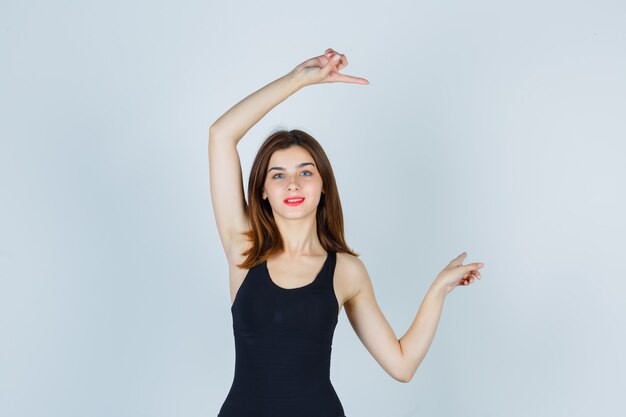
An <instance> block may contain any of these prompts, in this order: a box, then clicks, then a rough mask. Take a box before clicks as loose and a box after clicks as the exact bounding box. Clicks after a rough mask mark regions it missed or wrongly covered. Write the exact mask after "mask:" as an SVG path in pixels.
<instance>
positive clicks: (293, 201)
mask: <svg viewBox="0 0 626 417" xmlns="http://www.w3.org/2000/svg"><path fill="white" fill-rule="evenodd" d="M303 201H304V197H302V196H300V195H294V196H293V197H288V198H285V199H284V200H283V202H284V203H285V204H287V205H288V206H290V207H296V206H299V205H300V204H302V202H303Z"/></svg>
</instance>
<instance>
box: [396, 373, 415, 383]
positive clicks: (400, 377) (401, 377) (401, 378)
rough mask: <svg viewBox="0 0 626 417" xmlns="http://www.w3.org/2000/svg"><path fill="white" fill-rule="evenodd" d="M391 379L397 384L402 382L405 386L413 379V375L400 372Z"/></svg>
mask: <svg viewBox="0 0 626 417" xmlns="http://www.w3.org/2000/svg"><path fill="white" fill-rule="evenodd" d="M393 379H395V380H396V381H398V382H403V383H405V384H407V383H409V382H411V379H413V374H407V373H406V372H401V373H398V374H396V375H394V376H393Z"/></svg>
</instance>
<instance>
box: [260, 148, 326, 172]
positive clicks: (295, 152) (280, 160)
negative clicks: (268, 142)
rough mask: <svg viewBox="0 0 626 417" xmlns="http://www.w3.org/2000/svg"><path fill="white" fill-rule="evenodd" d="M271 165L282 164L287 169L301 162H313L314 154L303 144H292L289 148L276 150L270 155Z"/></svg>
mask: <svg viewBox="0 0 626 417" xmlns="http://www.w3.org/2000/svg"><path fill="white" fill-rule="evenodd" d="M269 162H270V166H276V165H278V166H282V167H285V168H287V169H291V168H293V167H294V166H295V165H296V164H298V163H300V162H313V163H315V161H314V160H313V156H312V155H311V153H310V152H309V151H307V150H306V149H304V148H302V147H301V146H291V147H289V148H287V149H281V150H279V151H276V152H274V153H273V154H272V156H271V157H270V161H269Z"/></svg>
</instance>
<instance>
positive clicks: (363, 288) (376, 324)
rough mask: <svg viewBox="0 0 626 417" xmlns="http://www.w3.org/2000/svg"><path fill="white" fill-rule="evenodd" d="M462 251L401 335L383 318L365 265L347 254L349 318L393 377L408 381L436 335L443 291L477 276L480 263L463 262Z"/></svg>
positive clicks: (373, 354)
mask: <svg viewBox="0 0 626 417" xmlns="http://www.w3.org/2000/svg"><path fill="white" fill-rule="evenodd" d="M466 255H467V254H466V253H465V252H464V253H462V254H461V255H459V256H458V257H457V258H455V259H453V260H452V261H451V262H450V263H449V264H448V266H446V268H444V270H443V271H441V272H440V273H439V275H438V276H437V278H436V279H435V281H434V282H433V283H432V285H431V287H430V289H429V290H428V292H427V293H426V295H425V296H424V300H423V301H422V304H421V305H420V308H419V310H418V312H417V315H416V317H415V320H414V321H413V323H412V324H411V326H410V327H409V330H407V332H406V333H405V334H404V336H402V337H401V338H400V339H397V337H396V334H395V333H394V331H393V329H392V328H391V326H390V325H389V322H388V321H387V320H386V319H385V316H384V314H383V312H382V311H381V309H380V307H379V306H378V303H377V302H376V296H375V295H374V288H373V286H372V281H371V279H370V277H369V274H368V273H367V270H366V268H365V265H364V264H363V262H361V260H360V259H358V258H356V257H349V259H350V262H347V263H346V264H347V266H346V267H345V270H344V273H345V274H346V278H347V279H348V281H350V282H351V285H352V287H353V288H354V296H352V297H351V298H350V299H349V300H348V301H346V303H345V310H346V315H347V317H348V320H349V321H350V324H351V325H352V328H353V329H354V331H355V332H356V334H357V336H358V337H359V339H360V340H361V342H362V343H363V345H364V346H365V348H366V349H367V350H368V351H369V352H370V353H371V354H372V356H373V357H374V359H376V361H377V362H378V363H379V364H380V365H381V366H382V367H383V369H384V370H385V371H386V372H387V373H388V374H389V375H391V376H392V377H393V378H394V379H396V380H398V381H400V382H409V381H411V379H412V378H413V375H414V374H415V371H416V370H417V368H418V367H419V365H420V364H421V362H422V360H423V359H424V357H425V356H426V353H427V352H428V349H429V348H430V345H431V344H432V341H433V339H434V337H435V332H436V331H437V326H438V325H439V319H440V317H441V311H442V310H443V303H444V301H445V298H446V295H447V294H449V293H450V291H452V290H453V289H454V288H456V287H457V286H461V285H469V284H470V283H472V282H473V281H474V278H480V272H478V269H479V268H482V266H483V265H482V264H480V263H473V264H468V265H462V261H463V259H464V258H465V256H466Z"/></svg>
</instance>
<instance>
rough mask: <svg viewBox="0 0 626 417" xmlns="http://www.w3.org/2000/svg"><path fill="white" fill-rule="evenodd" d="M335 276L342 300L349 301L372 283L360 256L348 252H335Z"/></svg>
mask: <svg viewBox="0 0 626 417" xmlns="http://www.w3.org/2000/svg"><path fill="white" fill-rule="evenodd" d="M335 278H336V280H337V284H338V287H339V288H340V292H341V293H342V294H343V302H344V303H347V302H349V301H350V300H351V299H352V298H354V296H356V295H357V294H358V293H359V292H361V291H363V290H364V289H367V288H369V287H371V285H372V283H371V280H370V277H369V274H368V272H367V268H365V264H364V263H363V261H361V259H360V258H358V257H356V256H354V255H351V254H349V253H344V252H339V253H337V264H336V266H335Z"/></svg>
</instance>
